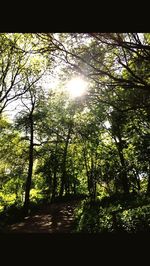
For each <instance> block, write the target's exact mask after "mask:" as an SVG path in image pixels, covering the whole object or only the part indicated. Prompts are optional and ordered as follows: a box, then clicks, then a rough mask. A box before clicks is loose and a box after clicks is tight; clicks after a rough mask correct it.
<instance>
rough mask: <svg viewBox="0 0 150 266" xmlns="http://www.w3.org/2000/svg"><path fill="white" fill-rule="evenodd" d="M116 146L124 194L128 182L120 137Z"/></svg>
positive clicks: (127, 191)
mask: <svg viewBox="0 0 150 266" xmlns="http://www.w3.org/2000/svg"><path fill="white" fill-rule="evenodd" d="M117 148H118V153H119V157H120V162H121V166H122V176H121V179H122V188H123V191H124V193H125V194H128V193H129V183H128V177H127V171H126V166H125V159H124V156H123V148H122V144H121V139H120V140H119V143H117Z"/></svg>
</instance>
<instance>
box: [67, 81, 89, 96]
mask: <svg viewBox="0 0 150 266" xmlns="http://www.w3.org/2000/svg"><path fill="white" fill-rule="evenodd" d="M86 88H87V82H86V81H85V80H83V79H82V78H80V77H77V78H72V79H71V80H70V81H69V82H68V83H67V86H66V89H67V91H68V92H69V94H70V96H71V97H72V98H76V97H81V96H82V95H83V94H85V92H86Z"/></svg>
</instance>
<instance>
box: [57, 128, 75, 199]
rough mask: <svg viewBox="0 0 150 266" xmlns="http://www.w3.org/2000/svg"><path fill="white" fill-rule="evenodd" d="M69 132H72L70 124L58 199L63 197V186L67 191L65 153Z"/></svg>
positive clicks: (68, 137)
mask: <svg viewBox="0 0 150 266" xmlns="http://www.w3.org/2000/svg"><path fill="white" fill-rule="evenodd" d="M71 130H72V124H70V126H69V129H68V134H67V139H66V143H65V149H64V155H63V164H62V177H61V186H60V192H59V196H60V197H62V196H63V193H64V189H65V186H66V189H67V184H66V159H67V151H68V145H69V139H70V134H71Z"/></svg>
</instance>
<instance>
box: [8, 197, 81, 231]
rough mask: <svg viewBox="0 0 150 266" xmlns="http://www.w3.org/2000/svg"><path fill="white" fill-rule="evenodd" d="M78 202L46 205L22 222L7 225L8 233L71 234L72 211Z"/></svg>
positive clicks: (72, 224) (72, 223)
mask: <svg viewBox="0 0 150 266" xmlns="http://www.w3.org/2000/svg"><path fill="white" fill-rule="evenodd" d="M79 203H80V201H79V200H73V201H70V202H64V203H60V202H57V203H52V204H49V205H46V206H45V207H44V208H42V209H41V210H39V211H37V212H36V213H34V214H31V215H29V216H28V217H25V218H24V220H23V221H21V222H18V223H15V224H11V225H8V226H7V228H6V232H8V233H72V230H73V226H74V210H75V208H76V207H77V206H78V205H79Z"/></svg>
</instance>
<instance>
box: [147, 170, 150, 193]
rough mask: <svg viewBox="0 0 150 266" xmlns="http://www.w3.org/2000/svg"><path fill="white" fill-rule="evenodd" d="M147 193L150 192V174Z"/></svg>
mask: <svg viewBox="0 0 150 266" xmlns="http://www.w3.org/2000/svg"><path fill="white" fill-rule="evenodd" d="M147 193H148V194H149V193H150V174H149V175H148V184H147Z"/></svg>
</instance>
